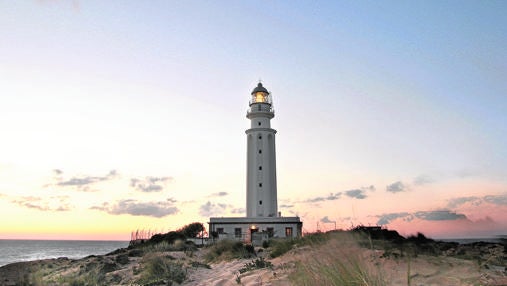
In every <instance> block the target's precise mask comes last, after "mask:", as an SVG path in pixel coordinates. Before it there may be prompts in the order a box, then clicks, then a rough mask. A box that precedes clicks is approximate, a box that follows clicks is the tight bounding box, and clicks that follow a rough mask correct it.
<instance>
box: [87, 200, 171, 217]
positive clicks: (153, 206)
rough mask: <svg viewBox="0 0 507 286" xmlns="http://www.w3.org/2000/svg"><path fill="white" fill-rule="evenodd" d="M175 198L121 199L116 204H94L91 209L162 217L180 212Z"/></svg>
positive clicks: (117, 213)
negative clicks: (155, 199) (150, 199)
mask: <svg viewBox="0 0 507 286" xmlns="http://www.w3.org/2000/svg"><path fill="white" fill-rule="evenodd" d="M175 203H176V201H175V200H174V199H167V200H166V201H161V202H141V201H137V200H131V199H128V200H120V201H117V202H116V203H114V204H110V203H107V202H106V203H103V204H102V205H101V206H93V207H91V208H90V209H93V210H100V211H104V212H107V213H109V214H112V215H122V214H129V215H133V216H150V217H156V218H161V217H165V216H168V215H172V214H176V213H178V211H179V210H178V208H177V207H176V206H175Z"/></svg>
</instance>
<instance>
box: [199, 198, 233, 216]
mask: <svg viewBox="0 0 507 286" xmlns="http://www.w3.org/2000/svg"><path fill="white" fill-rule="evenodd" d="M226 210H227V205H226V204H220V203H212V202H210V201H208V202H206V203H205V204H203V205H201V206H200V207H199V214H200V215H201V216H204V217H213V216H220V215H223V214H224V213H225V211H226Z"/></svg>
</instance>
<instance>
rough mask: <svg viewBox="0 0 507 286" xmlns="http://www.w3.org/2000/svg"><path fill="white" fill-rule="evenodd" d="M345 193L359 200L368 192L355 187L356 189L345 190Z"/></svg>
mask: <svg viewBox="0 0 507 286" xmlns="http://www.w3.org/2000/svg"><path fill="white" fill-rule="evenodd" d="M345 195H347V196H348V197H351V198H355V199H358V200H362V199H365V198H366V192H365V191H364V190H360V189H355V190H348V191H345Z"/></svg>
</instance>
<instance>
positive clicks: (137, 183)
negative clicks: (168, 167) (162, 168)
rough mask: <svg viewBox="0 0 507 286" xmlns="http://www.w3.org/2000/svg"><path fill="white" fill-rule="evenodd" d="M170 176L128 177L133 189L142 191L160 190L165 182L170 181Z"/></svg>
mask: <svg viewBox="0 0 507 286" xmlns="http://www.w3.org/2000/svg"><path fill="white" fill-rule="evenodd" d="M172 179H173V178H172V177H150V176H148V177H146V178H144V179H139V178H132V179H130V186H131V187H133V188H134V189H135V190H137V191H140V192H143V193H151V192H160V191H162V190H163V189H164V186H165V185H166V183H167V182H169V181H171V180H172Z"/></svg>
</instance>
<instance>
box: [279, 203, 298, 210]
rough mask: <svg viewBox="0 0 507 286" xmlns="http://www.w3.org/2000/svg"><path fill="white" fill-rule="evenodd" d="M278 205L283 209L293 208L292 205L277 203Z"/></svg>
mask: <svg viewBox="0 0 507 286" xmlns="http://www.w3.org/2000/svg"><path fill="white" fill-rule="evenodd" d="M278 207H279V208H284V209H290V208H293V207H294V205H288V204H282V205H279V206H278Z"/></svg>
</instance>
